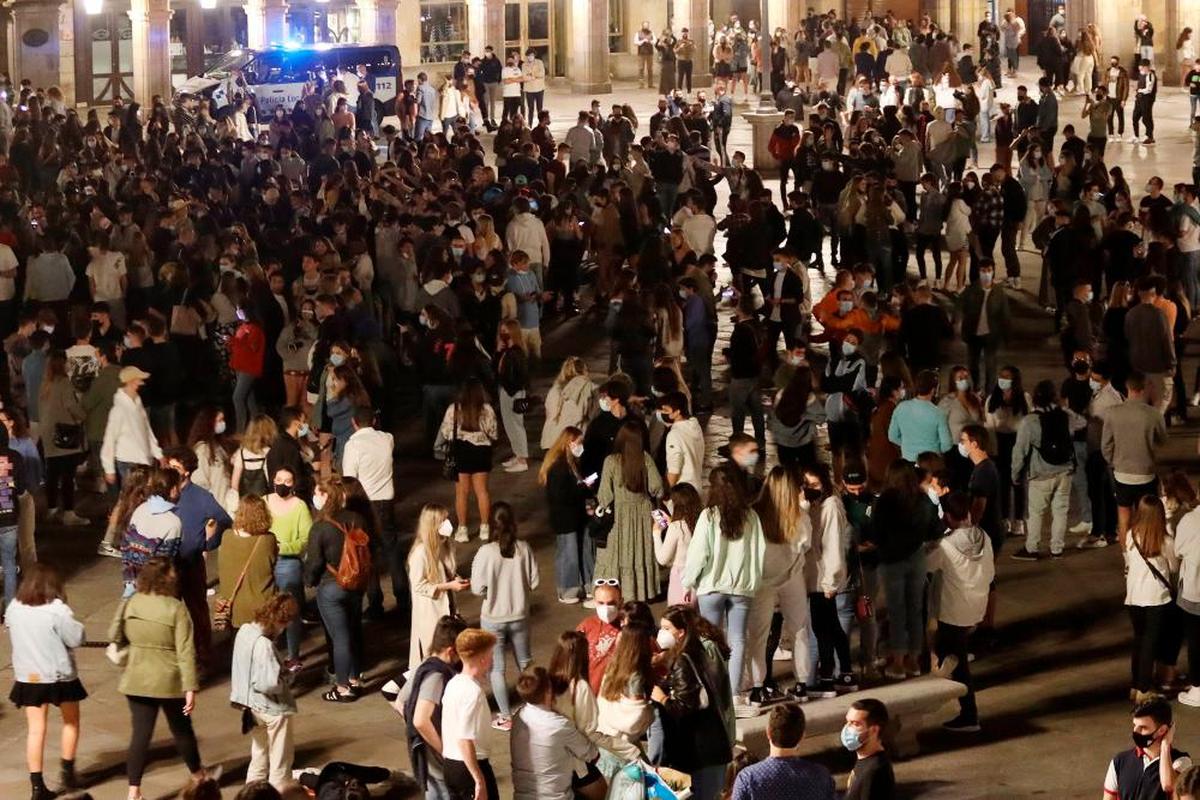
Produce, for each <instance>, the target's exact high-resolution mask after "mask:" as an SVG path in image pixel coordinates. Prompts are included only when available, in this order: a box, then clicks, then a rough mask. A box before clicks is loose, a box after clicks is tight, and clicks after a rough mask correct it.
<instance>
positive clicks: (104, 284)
mask: <svg viewBox="0 0 1200 800" xmlns="http://www.w3.org/2000/svg"><path fill="white" fill-rule="evenodd" d="M87 276H88V277H89V278H91V279H92V280H93V281H95V282H96V294H95V297H93V298H92V299H93V300H105V301H108V300H123V299H124V298H125V292H124V291H123V290H122V289H121V278H123V277H124V276H125V256H124V255H123V254H121V253H118V252H117V251H115V250H109V251H108V252H105V253H101V254H100V255H98V256H96V257H95V258H93V259H92V261H91V263H89V264H88V266H87Z"/></svg>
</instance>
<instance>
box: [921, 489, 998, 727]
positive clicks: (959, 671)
mask: <svg viewBox="0 0 1200 800" xmlns="http://www.w3.org/2000/svg"><path fill="white" fill-rule="evenodd" d="M942 512H943V514H944V516H945V518H946V523H947V524H948V525H949V527H950V533H948V534H947V535H946V536H944V537H942V539H941V540H940V541H939V542H937V544H935V545H933V548H932V549H931V550H930V552H929V554H928V555H927V556H926V562H925V563H926V567H927V569H928V570H929V571H930V572H931V573H938V572H940V573H941V591H940V592H939V594H938V597H937V600H938V602H937V603H936V605H935V604H932V603H931V605H930V608H931V609H932V608H934V607H936V608H937V638H936V639H935V641H934V648H933V649H934V652H935V654H936V655H935V657H934V658H935V662H936V659H937V657H938V656H940V657H941V663H940V665H938V666H935V667H934V670H933V671H934V673H935V674H937V675H939V676H941V677H943V678H953V679H954V680H956V681H958V682H959V683H961V684H963V685H964V686H966V687H967V693H966V694H965V695H963V696H962V697H960V698H959V699H958V706H959V714H958V716H957V717H956V718H955V719H953V720H951V721H949V722H947V723H945V725H944V727H945V728H947V729H948V730H953V731H977V730H979V711H978V709H977V708H976V706H975V689H974V686H973V684H972V682H971V669H970V659H969V658H968V657H967V636H968V635H969V634H970V633H971V629H972V628H974V627H975V626H976V625H978V624H979V623H980V622H982V621H983V616H984V614H985V613H986V612H987V602H988V587H989V586H991V583H992V579H993V578H994V577H995V576H996V565H995V559H994V556H993V555H992V543H991V540H990V539H988V537H987V534H985V533H984V532H983V530H982V529H981V528H979V527H977V526H975V525H972V524H971V501H970V500H969V499H968V498H967V496H966V495H964V494H962V493H961V492H954V493H952V494H948V495H946V496H945V497H943V498H942Z"/></svg>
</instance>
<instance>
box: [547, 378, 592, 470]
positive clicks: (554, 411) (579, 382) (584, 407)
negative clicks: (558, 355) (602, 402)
mask: <svg viewBox="0 0 1200 800" xmlns="http://www.w3.org/2000/svg"><path fill="white" fill-rule="evenodd" d="M598 411H599V404H598V397H597V394H596V385H595V384H593V383H592V379H591V378H590V377H589V376H588V367H587V362H586V361H584V360H583V359H582V358H579V357H578V356H571V357H569V358H567V359H566V360H564V361H563V363H562V367H561V368H560V369H559V370H558V377H557V378H555V379H554V384H553V385H552V386H551V387H550V391H549V392H547V393H546V424H545V425H544V426H543V427H542V449H543V450H549V449H550V448H551V447H552V446H553V445H554V442H555V440H557V439H558V435H559V434H560V433H562V431H563V428H566V427H568V426H574V427H576V428H579V430H585V429H586V428H587V424H588V422H589V421H590V420H591V419H592V417H594V416H596V414H597V413H598Z"/></svg>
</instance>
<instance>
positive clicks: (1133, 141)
mask: <svg viewBox="0 0 1200 800" xmlns="http://www.w3.org/2000/svg"><path fill="white" fill-rule="evenodd" d="M1126 141H1127V142H1129V143H1130V144H1141V143H1142V140H1141V139H1139V138H1138V137H1136V136H1130V137H1129V138H1128V139H1126Z"/></svg>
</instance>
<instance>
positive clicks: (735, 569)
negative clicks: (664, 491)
mask: <svg viewBox="0 0 1200 800" xmlns="http://www.w3.org/2000/svg"><path fill="white" fill-rule="evenodd" d="M739 472H740V469H739V468H738V467H736V466H733V465H731V464H722V465H721V466H719V467H717V468H715V469H714V470H713V471H712V472H711V473H710V475H709V487H708V504H707V506H706V507H705V509H704V511H703V512H701V514H700V516H699V518H698V519H697V520H696V528H695V530H694V531H693V535H692V541H691V543H690V544H689V545H688V554H687V565H686V567H685V569H684V575H683V586H684V588H685V589H686V590H687V591H688V592H689V593H694V594H695V595H696V596H697V599H698V600H699V605H700V613H701V615H702V616H703V617H704V618H705V619H706V620H708V621H709V622H710V623H712V624H713V625H716V626H717V627H720V628H723V629H724V630H725V633H726V638H727V639H728V641H729V645H730V648H731V650H732V654H731V655H730V658H729V677H730V681H731V689H732V690H733V694H734V695H735V696H736V695H737V694H738V693H739V692H740V691H741V688H742V687H741V684H742V666H743V664H744V662H745V657H746V631H747V627H748V625H747V623H748V621H749V614H750V603H751V600H752V598H753V597H754V595H755V593H756V592H757V591H758V589H759V587H760V586H761V585H762V575H763V556H764V554H765V553H766V540H765V539H764V538H763V530H762V523H761V522H760V521H759V518H758V512H756V511H755V510H754V509H753V508H751V507H750V503H749V500H748V499H747V498H746V495H745V489H744V486H745V479H744V477H743V476H742V475H740V474H739Z"/></svg>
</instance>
